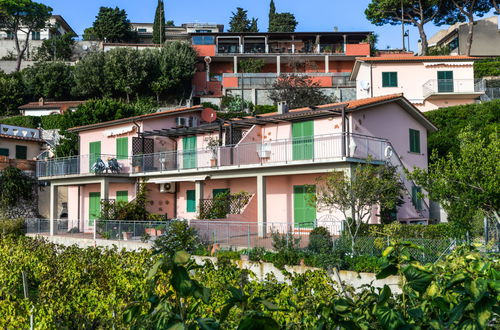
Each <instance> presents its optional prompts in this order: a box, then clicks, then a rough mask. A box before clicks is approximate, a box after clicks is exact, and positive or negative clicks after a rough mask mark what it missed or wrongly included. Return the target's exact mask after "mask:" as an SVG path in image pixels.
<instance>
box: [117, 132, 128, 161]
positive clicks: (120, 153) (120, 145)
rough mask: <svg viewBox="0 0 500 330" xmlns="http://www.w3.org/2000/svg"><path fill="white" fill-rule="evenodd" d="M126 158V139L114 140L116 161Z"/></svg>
mask: <svg viewBox="0 0 500 330" xmlns="http://www.w3.org/2000/svg"><path fill="white" fill-rule="evenodd" d="M127 158H128V137H123V138H117V139H116V159H127Z"/></svg>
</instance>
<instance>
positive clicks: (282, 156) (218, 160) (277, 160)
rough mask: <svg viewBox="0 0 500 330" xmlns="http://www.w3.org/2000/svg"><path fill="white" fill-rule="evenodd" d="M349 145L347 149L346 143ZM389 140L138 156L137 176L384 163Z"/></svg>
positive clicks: (325, 140)
mask: <svg viewBox="0 0 500 330" xmlns="http://www.w3.org/2000/svg"><path fill="white" fill-rule="evenodd" d="M344 143H345V147H343V144H344ZM386 145H387V142H386V140H383V139H379V138H374V137H369V136H363V135H355V134H351V135H348V136H346V138H345V139H344V136H343V135H342V134H341V133H338V134H328V135H316V136H314V137H305V138H297V139H283V140H274V141H268V142H259V143H241V144H237V145H234V146H220V147H216V148H213V149H197V150H192V151H177V152H176V151H167V152H159V153H154V154H146V155H137V156H134V159H133V161H132V162H133V164H134V167H133V173H148V172H168V171H183V170H195V169H224V168H235V167H236V168H241V167H255V166H280V165H286V164H310V163H317V162H318V163H319V162H331V161H342V160H343V158H344V157H351V158H359V159H366V158H368V157H371V159H373V160H377V161H382V160H384V150H385V147H386Z"/></svg>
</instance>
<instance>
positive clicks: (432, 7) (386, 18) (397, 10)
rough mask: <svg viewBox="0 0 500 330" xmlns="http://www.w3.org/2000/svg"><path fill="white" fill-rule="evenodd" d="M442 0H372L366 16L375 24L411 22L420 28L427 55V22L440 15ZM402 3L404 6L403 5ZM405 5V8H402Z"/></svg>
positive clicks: (419, 32)
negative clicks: (425, 27)
mask: <svg viewBox="0 0 500 330" xmlns="http://www.w3.org/2000/svg"><path fill="white" fill-rule="evenodd" d="M441 1H442V0H372V2H371V3H370V4H369V5H368V8H367V9H366V10H365V15H366V18H367V19H368V20H369V21H370V22H371V23H373V24H375V25H378V26H381V25H385V24H391V25H398V24H402V23H405V24H411V25H413V26H415V27H417V29H418V34H419V36H420V40H421V45H422V55H427V50H428V42H427V34H426V33H425V29H424V26H425V24H427V23H429V22H432V21H433V20H434V19H435V18H436V17H437V15H438V9H439V3H440V2H441ZM401 4H402V5H403V6H401ZM401 7H403V10H401Z"/></svg>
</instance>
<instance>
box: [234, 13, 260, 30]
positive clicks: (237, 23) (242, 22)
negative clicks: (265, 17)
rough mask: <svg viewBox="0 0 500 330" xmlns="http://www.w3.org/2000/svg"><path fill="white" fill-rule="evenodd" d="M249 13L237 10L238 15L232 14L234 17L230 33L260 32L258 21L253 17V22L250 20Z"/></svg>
mask: <svg viewBox="0 0 500 330" xmlns="http://www.w3.org/2000/svg"><path fill="white" fill-rule="evenodd" d="M247 12H248V11H247V10H245V9H243V8H240V7H237V8H236V13H234V12H233V13H232V14H233V16H231V19H230V21H229V30H228V32H259V29H258V27H257V19H256V18H254V17H252V20H249V19H248V15H247Z"/></svg>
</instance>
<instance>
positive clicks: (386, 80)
mask: <svg viewBox="0 0 500 330" xmlns="http://www.w3.org/2000/svg"><path fill="white" fill-rule="evenodd" d="M382 87H398V73H397V72H382Z"/></svg>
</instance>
